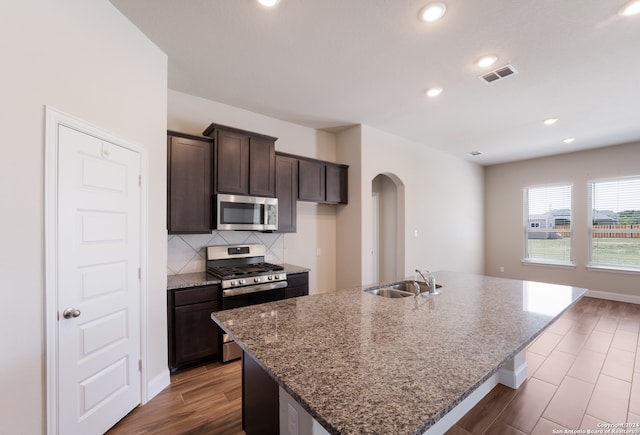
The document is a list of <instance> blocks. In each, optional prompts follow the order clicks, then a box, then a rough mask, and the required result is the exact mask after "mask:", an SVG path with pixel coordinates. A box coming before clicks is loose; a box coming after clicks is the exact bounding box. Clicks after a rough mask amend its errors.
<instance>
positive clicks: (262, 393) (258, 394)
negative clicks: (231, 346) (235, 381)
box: [242, 352, 280, 435]
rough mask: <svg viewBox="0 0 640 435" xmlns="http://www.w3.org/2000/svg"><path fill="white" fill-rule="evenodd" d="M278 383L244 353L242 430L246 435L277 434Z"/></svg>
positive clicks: (278, 415) (278, 428) (278, 425)
mask: <svg viewBox="0 0 640 435" xmlns="http://www.w3.org/2000/svg"><path fill="white" fill-rule="evenodd" d="M278 410H279V403H278V383H277V382H276V381H275V380H274V379H273V378H272V377H271V376H269V374H268V373H267V372H266V371H264V369H263V368H262V367H261V366H260V365H259V364H258V363H257V362H256V360H255V359H253V357H252V356H251V355H249V354H248V353H246V352H242V429H244V432H245V433H246V434H247V435H278V434H279V433H280V414H279V411H278Z"/></svg>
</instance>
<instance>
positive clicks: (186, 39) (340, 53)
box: [111, 0, 640, 165]
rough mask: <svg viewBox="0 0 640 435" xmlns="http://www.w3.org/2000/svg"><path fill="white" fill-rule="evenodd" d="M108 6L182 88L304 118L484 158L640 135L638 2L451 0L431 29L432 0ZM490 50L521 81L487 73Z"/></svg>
mask: <svg viewBox="0 0 640 435" xmlns="http://www.w3.org/2000/svg"><path fill="white" fill-rule="evenodd" d="M111 1H112V3H113V4H114V5H115V6H116V7H117V8H119V9H120V10H121V11H122V12H123V13H124V14H125V15H126V16H127V17H128V18H129V19H130V20H131V21H132V22H133V23H134V24H135V25H136V26H137V27H139V28H140V29H141V30H142V31H143V32H144V33H145V34H146V35H147V36H148V37H149V38H150V39H151V40H152V41H154V42H155V43H156V44H157V45H158V46H159V47H160V48H161V49H162V50H163V51H164V52H165V53H167V55H168V57H169V88H171V89H174V90H177V91H181V92H184V93H187V94H191V95H196V96H199V97H203V98H206V99H210V100H214V101H218V102H221V103H225V104H229V105H232V106H236V107H240V108H244V109H247V110H251V111H254V112H258V113H262V114H265V115H268V116H271V117H274V118H279V119H282V120H286V121H290V122H293V123H296V124H301V125H305V126H309V127H313V128H318V129H330V130H331V129H339V128H343V127H345V126H349V125H353V124H366V125H369V126H371V127H374V128H377V129H380V130H384V131H387V132H390V133H394V134H396V135H398V136H402V137H405V138H408V139H411V140H414V141H416V142H419V143H424V144H425V145H428V146H431V147H435V148H439V149H441V150H443V151H445V152H448V153H451V154H454V155H457V156H459V157H461V158H465V159H469V160H472V161H475V162H477V163H479V164H482V165H489V164H495V163H501V162H507V161H513V160H520V159H525V158H530V157H537V156H544V155H552V154H558V153H564V152H570V151H576V150H581V149H588V148H596V147H602V146H607V145H614V144H619V143H625V142H631V141H638V140H640V15H635V16H630V17H622V16H620V15H618V10H619V9H620V8H621V6H622V5H623V4H624V3H625V1H626V0H605V1H602V0H518V1H513V0H482V1H478V0H449V1H447V2H446V3H447V7H448V8H447V13H446V15H445V16H444V17H443V18H442V19H441V20H440V21H438V22H435V23H431V24H424V23H421V22H420V21H418V19H417V14H418V10H419V9H420V8H421V7H422V6H424V5H425V4H426V3H428V2H429V0H281V1H280V4H279V5H278V6H277V7H276V8H274V9H265V8H264V7H262V6H259V5H258V4H257V3H256V1H255V0H182V1H176V0H111ZM486 54H496V55H498V56H499V60H498V62H497V63H496V65H495V66H494V67H492V68H490V69H495V68H496V67H500V66H503V65H506V64H511V65H513V66H514V67H515V69H516V70H517V71H518V74H516V75H513V76H510V77H507V78H504V79H502V80H499V81H497V82H494V83H492V84H486V83H484V82H482V81H481V80H479V79H478V76H479V75H481V74H482V73H484V72H486V71H484V70H481V69H480V68H478V67H477V66H475V65H474V62H475V61H476V60H477V59H478V58H479V57H481V56H483V55H486ZM431 86H439V87H442V88H444V92H443V93H442V94H441V95H440V96H439V97H437V98H435V99H431V98H428V97H426V96H425V95H424V90H425V89H426V88H428V87H431ZM549 117H554V118H559V121H558V122H557V123H556V124H555V125H553V126H545V125H543V124H542V121H543V119H545V118H549ZM211 121H212V122H215V119H212V120H211ZM202 127H203V130H204V128H205V127H206V126H205V125H203V126H202ZM237 127H239V128H242V126H237ZM567 137H575V138H576V139H575V141H574V142H573V143H572V144H565V143H563V142H562V140H563V139H564V138H567ZM473 150H480V151H482V152H483V154H482V155H481V156H478V157H471V156H469V155H468V154H467V153H468V152H470V151H473Z"/></svg>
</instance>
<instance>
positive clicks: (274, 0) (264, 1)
mask: <svg viewBox="0 0 640 435" xmlns="http://www.w3.org/2000/svg"><path fill="white" fill-rule="evenodd" d="M258 3H260V4H261V5H262V6H266V7H268V8H271V7H273V6H275V5H277V4H278V3H280V0H258Z"/></svg>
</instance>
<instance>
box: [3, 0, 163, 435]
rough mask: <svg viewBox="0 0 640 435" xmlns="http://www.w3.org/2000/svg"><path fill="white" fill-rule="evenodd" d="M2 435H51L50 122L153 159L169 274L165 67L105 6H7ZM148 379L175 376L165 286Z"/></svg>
mask: <svg viewBox="0 0 640 435" xmlns="http://www.w3.org/2000/svg"><path fill="white" fill-rule="evenodd" d="M0 17H1V18H0V21H2V25H1V26H0V40H1V41H2V50H1V51H2V66H3V68H2V80H1V81H0V95H2V98H1V100H0V131H2V136H3V141H2V149H3V151H4V152H3V158H2V159H0V174H2V183H0V197H1V198H2V214H1V218H0V219H1V222H2V228H3V229H4V234H3V238H2V246H1V247H0V268H1V272H2V280H3V282H2V301H3V307H4V309H3V313H2V315H1V316H0V330H2V334H0V348H1V349H2V357H0V385H1V386H2V391H3V394H1V395H0V433H2V434H39V433H43V432H44V427H45V375H44V373H45V350H44V349H45V347H44V345H45V341H44V328H45V326H44V294H45V293H44V292H45V290H44V282H45V281H44V280H45V277H44V137H45V132H44V125H45V124H44V113H45V105H49V106H51V107H53V108H55V109H58V110H60V111H63V112H66V113H68V114H70V115H73V116H75V117H77V118H80V119H82V120H84V121H86V122H88V123H91V124H93V125H95V126H97V127H99V128H101V129H103V130H106V131H108V132H110V133H112V134H114V135H116V136H120V137H122V138H125V139H127V140H129V141H130V142H133V143H136V144H138V145H139V146H141V147H144V148H147V149H148V150H149V170H148V173H149V176H150V178H151V179H153V180H154V183H152V184H151V185H150V186H149V216H151V219H150V222H149V268H150V270H162V271H164V270H166V241H167V238H166V232H165V214H166V211H165V196H166V193H165V189H166V187H165V178H166V176H165V174H166V169H165V160H166V154H165V149H166V145H165V144H166V140H165V134H166V133H165V129H166V87H167V82H166V80H167V73H166V68H167V59H166V56H165V55H164V54H163V53H162V52H161V51H160V50H159V49H157V48H156V47H155V46H154V45H153V44H152V43H151V42H150V41H149V40H148V39H147V38H146V37H144V36H143V35H142V34H141V32H139V31H138V29H136V28H135V27H134V26H133V25H132V24H131V23H130V22H129V21H128V20H126V19H125V18H124V17H123V16H122V15H121V14H120V12H118V11H117V10H116V9H115V8H114V7H113V6H112V5H111V3H109V2H108V1H106V0H56V1H51V0H29V1H18V2H2V6H0ZM148 304H149V323H148V330H149V331H150V332H149V337H148V340H149V341H148V344H149V348H148V351H149V361H148V363H149V364H148V372H149V376H150V377H155V376H162V374H163V373H167V363H166V361H167V349H166V333H165V332H164V331H166V314H165V313H166V276H165V275H164V273H161V274H154V273H150V274H149V294H148Z"/></svg>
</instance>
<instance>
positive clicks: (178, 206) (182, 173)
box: [167, 131, 213, 234]
mask: <svg viewBox="0 0 640 435" xmlns="http://www.w3.org/2000/svg"><path fill="white" fill-rule="evenodd" d="M212 146H213V144H212V141H211V140H210V139H207V138H201V137H197V136H190V135H185V134H182V133H176V132H171V131H170V132H168V134H167V229H168V230H169V233H171V234H176V233H178V234H204V233H211V228H212V219H211V210H212V205H213V204H212V199H213V195H212V194H213V187H212V185H213V177H212V175H211V168H212V166H213V161H212Z"/></svg>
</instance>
